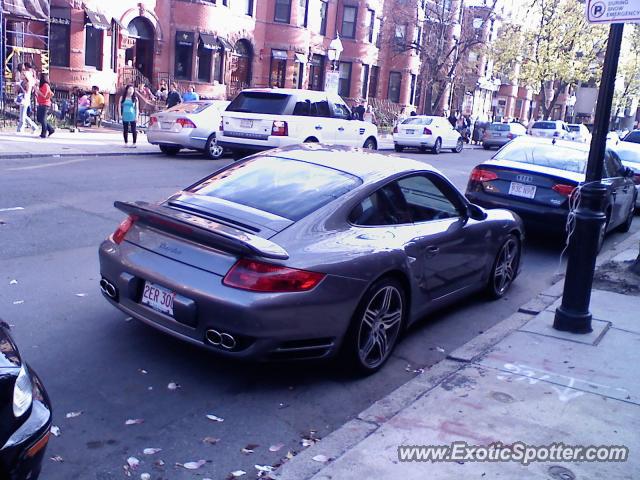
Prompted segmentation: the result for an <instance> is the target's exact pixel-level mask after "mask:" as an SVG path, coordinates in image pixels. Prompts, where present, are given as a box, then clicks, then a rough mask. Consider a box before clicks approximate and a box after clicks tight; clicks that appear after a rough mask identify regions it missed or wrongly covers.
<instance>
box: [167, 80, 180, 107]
mask: <svg viewBox="0 0 640 480" xmlns="http://www.w3.org/2000/svg"><path fill="white" fill-rule="evenodd" d="M180 103H182V97H181V96H180V92H179V91H178V84H177V83H175V82H173V83H171V90H169V94H168V95H167V108H171V107H175V106H176V105H178V104H180Z"/></svg>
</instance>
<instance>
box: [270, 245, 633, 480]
mask: <svg viewBox="0 0 640 480" xmlns="http://www.w3.org/2000/svg"><path fill="white" fill-rule="evenodd" d="M639 241H640V234H636V235H634V236H633V237H631V238H629V239H627V240H625V241H624V242H622V243H621V244H620V245H618V246H617V247H616V248H614V249H612V250H610V251H607V252H603V254H602V255H601V258H599V259H598V265H599V267H598V271H597V274H596V280H595V283H594V290H593V292H592V301H591V312H592V313H593V318H594V320H593V329H594V331H593V332H592V333H590V334H588V335H576V334H570V333H564V332H558V331H556V330H554V329H553V328H552V324H553V318H554V311H555V308H556V306H557V305H559V303H560V298H559V297H560V296H561V294H562V285H563V284H562V282H559V283H557V284H555V285H554V286H552V287H551V288H550V289H548V290H547V291H545V292H544V293H543V294H541V295H539V296H538V297H536V298H535V299H534V300H532V301H531V302H529V303H528V304H526V305H524V306H523V307H522V308H521V309H520V310H519V312H518V313H516V314H514V315H512V316H511V317H509V318H508V319H506V320H504V321H503V322H501V323H499V324H497V325H496V326H495V327H493V328H492V329H490V330H489V331H487V332H485V333H484V334H482V335H480V336H478V337H476V338H475V339H474V340H472V341H471V342H469V343H468V344H466V345H464V346H462V347H461V348H459V349H458V350H455V351H453V352H451V353H450V354H449V355H448V356H447V359H445V360H444V361H442V362H440V363H439V364H436V365H435V366H434V367H432V368H431V369H429V370H428V371H426V372H424V373H423V374H420V375H418V376H417V377H416V378H415V379H413V380H412V381H411V382H409V383H407V384H405V385H404V386H403V387H401V388H400V389H398V390H396V391H395V392H393V393H392V394H390V395H389V396H388V397H386V398H384V399H382V400H380V401H378V402H376V403H375V404H373V405H372V406H371V407H370V408H368V409H367V410H365V411H364V412H362V413H361V414H360V415H359V416H358V417H357V418H356V419H354V420H351V421H350V422H348V423H347V424H346V425H344V426H343V427H341V428H340V429H338V430H337V431H335V432H333V433H332V434H331V435H329V436H328V437H326V438H325V439H323V440H321V441H320V442H318V443H317V444H315V445H313V446H312V447H310V448H308V449H306V450H304V451H303V452H301V453H300V454H299V455H298V456H296V457H294V458H293V459H292V460H290V461H289V462H287V463H285V464H284V465H283V466H282V467H280V469H279V470H277V471H276V472H274V474H273V476H274V478H277V479H279V480H293V479H295V480H305V479H313V480H329V479H333V480H351V479H353V480H356V479H357V480H361V479H365V478H376V479H385V480H386V479H390V480H395V479H403V480H412V479H416V480H418V479H420V480H422V479H425V478H429V479H452V478H478V479H479V478H487V479H491V478H505V479H516V478H518V479H520V478H540V479H556V480H573V479H577V478H580V479H599V478H611V479H632V478H638V475H640V457H639V456H638V455H637V451H638V448H639V447H640V436H638V432H639V431H640V376H639V375H638V370H637V368H638V364H639V363H640V313H639V312H640V288H638V285H639V284H640V278H638V277H633V276H632V274H630V273H629V274H626V273H622V272H625V271H626V267H628V265H629V264H630V263H631V261H632V260H633V259H635V257H636V256H637V254H638V242H639ZM520 281H526V279H525V278H521V279H520ZM634 287H635V288H634ZM618 292H625V293H626V294H621V293H618ZM631 293H632V294H631ZM455 441H464V442H467V443H468V444H469V445H489V444H491V443H494V442H501V443H502V444H505V445H509V444H512V443H514V442H517V441H520V442H524V443H526V444H528V445H532V446H541V445H550V444H552V443H556V442H557V443H559V442H562V443H564V444H565V445H580V446H590V445H597V446H600V445H618V446H620V445H623V446H626V447H628V448H629V450H630V454H629V459H628V460H627V461H626V462H617V463H614V462H608V463H599V462H596V463H587V462H580V463H577V462H576V463H571V462H560V461H554V462H537V463H532V464H530V465H528V466H523V465H521V464H520V463H516V462H509V463H497V462H469V461H467V462H464V461H458V462H455V461H454V462H448V463H431V462H425V461H423V462H400V461H399V460H398V447H399V446H401V445H403V446H407V445H408V446H415V445H418V446H421V445H450V444H451V443H452V442H455Z"/></svg>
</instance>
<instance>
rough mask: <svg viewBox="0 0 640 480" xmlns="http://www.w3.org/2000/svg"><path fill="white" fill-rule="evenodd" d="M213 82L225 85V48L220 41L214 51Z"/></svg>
mask: <svg viewBox="0 0 640 480" xmlns="http://www.w3.org/2000/svg"><path fill="white" fill-rule="evenodd" d="M213 80H214V81H216V82H218V83H224V46H223V45H222V44H221V43H220V41H219V40H218V42H217V48H216V49H214V50H213Z"/></svg>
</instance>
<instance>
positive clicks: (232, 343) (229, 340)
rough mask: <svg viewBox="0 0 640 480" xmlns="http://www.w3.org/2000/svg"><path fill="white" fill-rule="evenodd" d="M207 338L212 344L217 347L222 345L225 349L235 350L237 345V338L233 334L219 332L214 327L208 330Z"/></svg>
mask: <svg viewBox="0 0 640 480" xmlns="http://www.w3.org/2000/svg"><path fill="white" fill-rule="evenodd" d="M206 338H207V341H208V342H209V343H210V344H211V345H213V346H215V347H222V348H224V349H225V350H233V349H234V348H235V347H236V345H237V342H236V339H235V338H234V337H233V335H229V334H228V333H224V332H219V331H217V330H214V329H212V328H210V329H209V330H207V333H206Z"/></svg>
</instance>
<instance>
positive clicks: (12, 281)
mask: <svg viewBox="0 0 640 480" xmlns="http://www.w3.org/2000/svg"><path fill="white" fill-rule="evenodd" d="M17 284H18V280H15V279H14V280H11V281H10V282H9V285H17Z"/></svg>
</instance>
